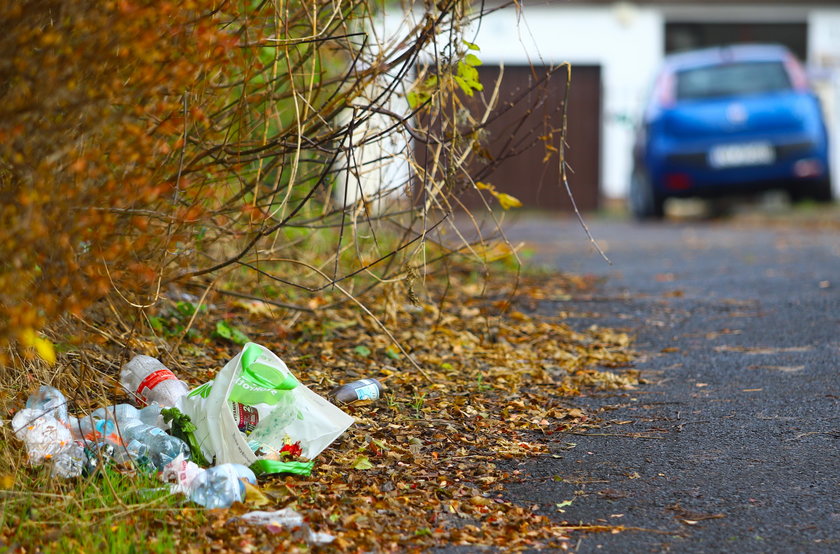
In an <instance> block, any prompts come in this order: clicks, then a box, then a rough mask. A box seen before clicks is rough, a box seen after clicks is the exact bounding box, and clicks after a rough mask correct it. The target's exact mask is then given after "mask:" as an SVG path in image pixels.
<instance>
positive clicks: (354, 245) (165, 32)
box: [0, 0, 484, 365]
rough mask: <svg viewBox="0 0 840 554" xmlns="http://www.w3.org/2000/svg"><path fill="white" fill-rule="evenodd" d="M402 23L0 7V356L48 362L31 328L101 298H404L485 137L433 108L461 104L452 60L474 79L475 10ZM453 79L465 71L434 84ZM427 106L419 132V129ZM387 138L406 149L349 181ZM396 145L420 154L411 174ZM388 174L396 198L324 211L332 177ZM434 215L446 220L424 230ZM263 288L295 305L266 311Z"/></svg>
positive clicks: (253, 7) (325, 6)
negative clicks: (195, 291) (245, 276)
mask: <svg viewBox="0 0 840 554" xmlns="http://www.w3.org/2000/svg"><path fill="white" fill-rule="evenodd" d="M411 8H412V5H411V3H410V2H409V3H408V4H407V5H401V6H396V5H392V4H388V3H386V4H384V5H383V4H380V3H378V2H372V1H370V0H351V1H349V2H348V1H345V0H253V1H248V2H232V1H227V0H184V1H181V2H172V1H167V0H111V1H95V0H77V1H74V2H66V1H58V0H19V1H17V2H0V18H2V21H4V22H5V25H4V32H3V33H2V34H0V200H2V206H1V207H0V349H3V351H6V350H5V346H7V345H18V346H19V345H23V346H25V347H31V346H34V347H35V350H36V351H37V352H38V353H39V354H41V357H43V358H46V359H48V360H49V359H52V358H54V352H53V351H52V344H51V343H50V342H49V341H48V340H45V339H44V338H43V337H41V336H40V332H41V331H42V330H44V329H46V328H47V327H48V326H49V325H51V324H52V323H53V322H55V321H56V319H57V318H58V317H60V316H61V315H63V314H67V313H70V314H75V315H82V314H83V313H84V312H85V310H86V309H88V308H89V307H90V306H91V305H92V304H93V303H94V302H96V301H98V300H100V299H103V298H104V297H106V296H110V298H111V299H112V300H114V302H112V305H117V304H119V305H120V306H122V307H123V308H125V307H134V308H138V307H139V308H144V307H148V306H152V305H154V304H155V303H156V302H157V300H158V298H159V297H160V295H161V293H162V291H164V290H166V288H167V286H168V285H169V284H170V283H173V282H179V283H181V284H183V285H187V286H190V285H193V286H200V287H201V288H202V289H204V290H209V288H213V287H215V289H216V291H217V292H221V293H226V292H227V293H231V294H234V295H236V296H250V297H253V295H259V296H260V298H264V299H266V301H268V302H273V303H274V304H275V305H276V306H282V307H283V308H284V309H288V310H292V311H294V310H298V309H310V310H311V309H312V306H313V302H314V305H315V306H321V305H323V304H325V303H329V302H331V300H329V299H327V298H325V297H326V296H329V295H330V294H334V295H338V294H339V292H337V291H340V293H341V294H343V295H345V296H347V297H350V296H357V295H358V294H360V291H364V290H367V289H369V288H370V287H372V286H375V285H377V284H379V283H387V284H388V286H398V285H399V283H400V282H401V281H402V282H405V283H408V287H409V288H410V282H411V281H412V280H413V278H414V276H416V273H414V269H413V268H414V267H416V266H417V265H420V264H422V263H425V260H427V259H429V258H431V257H433V256H428V255H427V253H426V252H425V251H424V248H423V246H424V244H425V241H426V239H427V238H428V237H429V236H431V235H430V233H431V231H432V230H434V229H435V228H436V227H437V226H438V225H439V224H440V223H441V221H444V220H445V219H446V213H445V212H448V211H451V205H450V203H449V202H448V201H447V199H446V194H447V191H449V190H456V189H461V190H463V189H464V188H475V186H474V184H473V183H472V180H471V179H470V177H469V175H468V174H467V170H466V168H467V167H468V166H469V160H470V156H471V152H473V151H477V150H479V149H478V148H477V147H476V144H477V143H476V141H477V140H478V137H479V136H480V135H481V133H479V132H478V129H480V127H481V126H482V125H483V124H484V122H483V121H482V120H481V119H480V118H477V119H472V120H471V121H472V122H473V123H472V125H474V127H475V128H474V129H469V128H464V121H467V119H465V115H464V114H465V111H466V108H465V106H464V105H463V104H461V105H455V106H453V105H449V106H445V105H443V104H444V103H445V102H457V101H458V100H457V96H456V95H454V94H452V92H453V91H454V90H457V89H458V86H460V87H461V89H464V86H465V85H464V84H463V81H464V79H463V78H461V80H460V81H459V80H458V78H459V77H458V76H459V75H460V74H461V72H462V69H463V68H465V67H467V66H466V65H465V63H464V62H463V61H459V60H464V59H472V60H474V63H480V62H475V60H477V58H475V56H474V55H472V54H469V53H468V50H469V49H472V50H474V49H476V47H475V45H472V44H470V43H468V42H465V41H462V40H461V38H460V37H461V35H462V33H463V32H464V29H466V26H465V22H466V21H468V20H469V19H470V18H472V17H480V15H481V14H480V13H475V14H471V13H470V10H469V8H468V3H465V2H463V1H462V0H443V1H441V2H436V3H429V2H425V3H424V4H423V6H422V9H419V8H418V9H411ZM384 9H392V10H399V13H400V14H402V16H404V17H405V19H404V21H403V24H402V25H398V26H397V27H396V30H397V32H396V34H395V35H392V36H391V38H390V39H389V40H388V41H387V42H386V41H385V40H384V39H382V38H381V37H382V36H384V35H385V34H388V33H383V32H382V31H381V29H380V30H375V29H377V28H378V27H381V23H382V22H383V21H384V19H383V18H382V15H383V12H382V10H384ZM392 30H393V29H392ZM441 37H446V38H445V39H441ZM441 40H442V41H443V42H441V43H438V41H441ZM432 52H433V53H434V56H436V57H435V58H434V59H431V60H430V59H429V55H430V54H429V53H432ZM424 53H425V54H424ZM465 56H466V58H465ZM421 59H422V60H425V61H423V63H421ZM429 67H436V68H437V69H436V70H435V71H436V74H437V75H440V76H441V78H440V79H438V78H437V77H435V76H432V77H430V75H431V73H430V72H429V69H428V68H429ZM446 67H452V68H461V69H459V70H458V72H457V73H456V74H453V75H454V77H453V76H450V78H446V72H445V71H441V70H442V69H444V68H446ZM469 69H471V67H470V68H469ZM458 83H461V84H460V85H458ZM446 87H450V88H449V89H448V90H445V89H446ZM471 87H472V88H470V89H469V90H466V91H465V92H468V93H469V94H470V95H472V90H473V89H474V90H480V87H479V85H478V83H473V84H471ZM394 97H400V98H402V104H399V103H397V105H402V106H404V109H403V111H402V112H399V113H398V112H395V111H394V107H393V106H394V105H395V104H392V103H391V102H390V99H391V98H394ZM409 106H410V108H409ZM421 109H422V110H424V112H425V113H431V114H432V116H433V117H431V118H430V119H431V120H433V121H434V124H433V125H429V126H427V127H426V128H424V127H423V124H422V122H421V120H423V119H424V118H414V117H413V116H414V115H415V114H416V113H417V111H419V110H421ZM377 118H378V119H377ZM447 118H448V119H447ZM427 119H429V118H427ZM374 120H376V121H378V122H379V123H377V125H379V126H378V127H377V126H376V125H372V124H371V121H374ZM383 121H384V122H385V123H384V124H383V123H382V122H383ZM457 122H460V123H457ZM458 125H460V127H458V130H457V132H451V131H449V129H452V128H455V127H457V126H458ZM394 135H400V136H401V138H402V144H404V145H405V146H404V147H403V148H402V150H400V151H399V152H394V151H393V150H391V151H387V150H382V152H387V156H379V157H378V156H376V155H371V154H370V150H368V151H366V152H365V153H364V154H363V155H359V156H358V160H361V161H358V164H364V165H365V166H366V167H365V168H364V170H361V169H359V168H358V167H354V166H353V165H351V164H352V163H354V162H352V161H351V160H355V159H356V158H357V157H356V156H355V154H354V153H355V152H360V150H359V148H364V147H365V146H366V145H368V144H372V145H379V144H381V143H382V142H383V141H385V140H390V138H392V137H393V136H394ZM409 136H410V139H409ZM453 137H457V140H455V139H453ZM411 140H415V141H420V143H424V144H425V145H426V149H427V150H428V151H430V152H432V151H433V152H436V154H435V156H434V157H427V158H426V159H425V161H423V162H422V163H418V162H417V161H416V160H414V159H413V155H412V154H413V148H412V147H411ZM397 142H399V141H397ZM377 148H379V147H378V146H377ZM374 151H375V152H378V151H379V150H374ZM394 157H403V158H404V161H405V164H406V167H408V166H410V167H411V168H412V173H410V174H409V173H406V174H408V175H409V176H408V177H405V178H404V180H403V181H402V182H398V183H393V182H389V183H387V186H386V187H384V188H382V189H376V190H373V191H371V190H365V191H361V192H360V193H359V194H357V195H353V199H351V200H350V201H348V200H347V198H348V197H347V195H346V194H345V198H344V201H343V202H341V201H338V200H335V198H336V197H337V196H338V195H337V194H334V191H333V187H336V186H340V184H341V183H338V182H337V181H340V180H342V179H343V180H344V183H343V184H344V186H345V187H348V186H350V185H348V182H350V177H351V174H353V175H352V177H353V178H358V182H359V183H361V182H362V181H364V179H363V178H362V177H359V175H360V174H361V173H362V171H364V172H368V173H375V171H376V167H377V166H376V164H387V163H388V162H389V160H387V159H386V160H384V161H383V158H394ZM342 160H344V161H342ZM444 178H445V180H446V182H447V183H448V185H447V186H446V187H444V186H440V185H439V182H440V181H441V180H443V179H444ZM354 182H355V181H354ZM459 183H460V185H459ZM455 185H458V186H455ZM359 188H361V186H360V187H359ZM395 191H396V193H397V194H394V193H395ZM418 192H419V193H420V194H422V200H423V202H422V203H417V202H416V201H415V202H413V203H412V201H411V199H409V196H411V195H412V194H416V193H418ZM380 195H381V196H382V197H384V196H387V195H394V196H400V197H401V200H400V201H399V202H389V203H384V202H381V203H380V202H379V201H378V198H380ZM336 204H338V205H336ZM383 206H384V208H383ZM418 207H420V208H422V209H420V210H418V209H416V208H418ZM435 207H438V208H439V212H440V213H442V215H441V216H440V217H439V218H437V220H436V221H427V218H430V214H432V213H433V211H434V208H435ZM383 229H386V230H387V231H388V232H382V230H383ZM313 236H317V237H318V239H319V240H320V242H315V243H313V242H312V237H313ZM445 251H447V249H444V252H445ZM448 251H450V252H451V251H452V249H449V250H448ZM456 251H457V249H456ZM243 270H244V271H246V272H250V274H251V275H253V276H255V277H256V279H258V280H261V283H259V282H258V283H256V285H259V286H251V285H248V289H247V293H243V292H242V290H241V289H240V290H239V291H237V290H235V289H234V288H233V287H236V286H242V283H243V282H242V271H243ZM301 273H305V275H300V274H301ZM221 277H224V279H220V278H221ZM364 280H366V282H365V283H362V284H360V285H358V286H357V285H356V284H355V283H356V282H358V281H364ZM338 283H343V284H342V285H339V284H338ZM269 285H271V286H269ZM273 285H278V286H279V288H281V289H282V288H285V289H293V290H294V291H296V292H292V293H290V294H288V295H286V296H284V297H277V296H276V295H277V294H278V293H277V292H276V289H277V287H273ZM302 294H309V295H317V296H318V298H311V299H310V300H309V301H301V295H302ZM265 295H275V297H274V298H272V299H268V298H266V297H265ZM281 296H282V295H281ZM345 300H346V299H345ZM354 300H355V298H354ZM290 317H293V315H290ZM23 350H24V352H28V353H29V354H28V355H30V356H31V355H32V352H33V351H32V349H27V348H24V349H23ZM7 361H8V357H7V356H6V355H4V354H3V353H2V352H0V365H2V364H3V363H5V362H7Z"/></svg>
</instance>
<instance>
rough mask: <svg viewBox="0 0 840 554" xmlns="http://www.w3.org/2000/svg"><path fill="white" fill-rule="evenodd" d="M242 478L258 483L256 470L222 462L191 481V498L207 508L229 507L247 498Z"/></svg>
mask: <svg viewBox="0 0 840 554" xmlns="http://www.w3.org/2000/svg"><path fill="white" fill-rule="evenodd" d="M242 479H244V480H246V481H248V482H249V483H252V484H256V482H257V478H256V476H255V475H254V472H253V471H251V470H250V469H248V468H247V467H245V466H244V465H241V464H220V465H217V466H214V467H211V468H210V469H208V470H206V471H203V472H202V473H200V474H199V475H197V476H196V477H195V478H194V479H193V480H192V481H191V483H190V494H189V496H190V500H192V501H193V502H195V503H196V504H200V505H202V506H204V507H205V508H211V509H212V508H229V507H230V506H231V505H232V504H233V503H234V502H242V501H243V500H245V484H244V483H243V482H242Z"/></svg>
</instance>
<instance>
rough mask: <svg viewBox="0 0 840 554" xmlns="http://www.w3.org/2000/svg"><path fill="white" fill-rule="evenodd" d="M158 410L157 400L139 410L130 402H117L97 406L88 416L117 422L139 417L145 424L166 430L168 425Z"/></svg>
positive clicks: (159, 408)
mask: <svg viewBox="0 0 840 554" xmlns="http://www.w3.org/2000/svg"><path fill="white" fill-rule="evenodd" d="M160 410H161V407H160V404H158V403H157V402H152V403H151V404H149V405H148V406H146V407H144V408H141V409H139V410H138V409H137V408H135V407H134V406H132V405H131V404H117V405H115V406H108V407H107V408H97V409H96V410H94V411H93V412H92V413H91V414H90V417H92V418H94V419H107V420H110V421H117V422H120V421H125V420H128V419H139V420H140V421H142V422H143V423H145V424H146V425H154V426H155V427H160V428H161V429H163V430H167V429H169V425H168V424H166V423H165V422H164V421H163V416H161V415H160Z"/></svg>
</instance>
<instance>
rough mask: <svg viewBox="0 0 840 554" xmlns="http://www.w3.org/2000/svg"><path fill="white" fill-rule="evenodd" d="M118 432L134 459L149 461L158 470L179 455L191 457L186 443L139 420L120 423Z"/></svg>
mask: <svg viewBox="0 0 840 554" xmlns="http://www.w3.org/2000/svg"><path fill="white" fill-rule="evenodd" d="M117 432H118V433H119V436H120V438H121V439H122V443H123V444H124V445H125V449H126V451H127V452H128V454H129V456H131V457H132V459H134V460H135V461H139V462H145V460H146V459H147V460H148V462H149V463H151V464H152V465H153V466H154V468H155V469H157V470H161V469H163V468H164V466H165V465H166V464H168V463H169V462H171V461H172V460H174V459H175V458H176V457H178V455H182V456H184V458H189V457H190V448H189V446H187V444H186V443H185V442H184V441H182V440H181V439H179V438H176V437H173V436H171V435H168V434H166V431H164V430H163V429H161V428H159V427H155V426H154V425H147V424H145V423H143V422H142V421H140V420H139V419H137V418H133V419H132V418H129V419H126V420H125V421H120V422H119V423H118V424H117ZM118 450H119V449H118Z"/></svg>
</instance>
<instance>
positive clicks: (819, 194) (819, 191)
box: [789, 178, 834, 202]
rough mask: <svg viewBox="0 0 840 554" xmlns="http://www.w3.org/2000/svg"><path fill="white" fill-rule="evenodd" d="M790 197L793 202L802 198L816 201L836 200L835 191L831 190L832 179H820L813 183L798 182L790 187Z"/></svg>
mask: <svg viewBox="0 0 840 554" xmlns="http://www.w3.org/2000/svg"><path fill="white" fill-rule="evenodd" d="M789 193H790V199H791V201H793V202H801V201H802V200H813V201H814V202H831V201H832V200H834V193H833V192H832V190H831V179H829V178H824V179H818V180H816V181H813V182H811V183H807V184H803V183H797V184H795V185H793V186H792V187H791V188H790V189H789Z"/></svg>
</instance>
